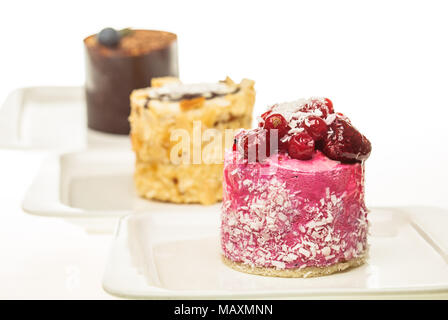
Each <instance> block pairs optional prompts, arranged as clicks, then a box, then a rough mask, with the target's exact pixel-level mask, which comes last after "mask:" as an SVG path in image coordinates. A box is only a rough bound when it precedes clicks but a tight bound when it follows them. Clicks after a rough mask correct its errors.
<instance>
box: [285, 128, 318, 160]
mask: <svg viewBox="0 0 448 320" xmlns="http://www.w3.org/2000/svg"><path fill="white" fill-rule="evenodd" d="M288 152H289V155H290V156H291V158H294V159H298V160H309V159H311V158H312V157H313V153H314V139H313V138H312V137H311V136H310V135H309V134H308V133H306V132H300V133H298V134H296V135H295V136H293V137H292V138H291V140H290V141H289V147H288Z"/></svg>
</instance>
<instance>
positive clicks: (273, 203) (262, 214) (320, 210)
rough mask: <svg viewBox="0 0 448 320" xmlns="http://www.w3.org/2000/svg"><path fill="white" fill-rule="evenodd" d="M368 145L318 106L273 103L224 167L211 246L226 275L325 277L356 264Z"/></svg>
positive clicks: (325, 103)
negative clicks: (215, 241) (215, 240)
mask: <svg viewBox="0 0 448 320" xmlns="http://www.w3.org/2000/svg"><path fill="white" fill-rule="evenodd" d="M370 152H371V144H370V142H369V140H368V139H367V138H366V137H365V136H364V135H362V134H361V133H360V132H359V131H358V130H357V129H356V128H355V127H354V126H353V124H352V123H351V122H350V120H349V119H348V118H347V117H346V116H344V115H343V114H341V113H335V111H334V109H333V104H332V102H331V101H330V100H329V99H327V98H311V99H301V100H297V101H293V102H287V103H281V104H275V105H273V106H271V107H269V108H268V110H267V111H266V112H265V113H264V114H262V116H261V117H260V118H259V125H258V128H255V129H252V130H242V131H240V132H239V133H238V134H237V135H236V137H235V143H234V147H233V150H231V151H227V152H226V154H225V162H224V181H223V192H224V195H223V203H222V213H221V247H222V254H223V261H224V263H225V264H227V265H228V266H230V267H231V268H234V269H236V270H239V271H242V272H247V273H252V274H259V275H265V276H278V277H314V276H323V275H328V274H331V273H334V272H338V271H342V270H345V269H348V268H350V267H356V266H359V265H361V264H363V263H364V262H365V259H366V257H367V251H368V244H367V233H368V221H367V213H368V210H367V208H366V205H365V202H364V167H365V164H364V163H365V160H366V159H367V158H368V157H369V155H370Z"/></svg>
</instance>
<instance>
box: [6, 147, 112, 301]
mask: <svg viewBox="0 0 448 320" xmlns="http://www.w3.org/2000/svg"><path fill="white" fill-rule="evenodd" d="M45 157H46V155H45V154H43V153H39V152H23V151H17V150H0V163H1V166H0V177H1V179H0V218H1V220H2V222H1V223H0V257H1V258H0V260H1V263H0V284H1V285H0V299H109V298H111V296H110V295H108V294H107V293H105V292H104V291H103V290H102V289H101V278H102V275H103V271H104V267H105V260H106V258H107V254H108V251H109V247H110V242H111V240H112V237H111V236H110V235H95V236H92V235H88V234H86V232H84V231H83V229H81V228H79V227H77V226H75V225H72V224H70V223H68V222H66V221H64V220H62V219H52V218H42V217H36V216H31V215H29V214H26V213H24V212H23V211H22V210H21V209H20V202H21V200H22V197H23V194H24V193H25V190H26V188H27V186H28V185H29V183H30V180H31V177H32V176H33V175H35V174H36V171H37V170H38V168H39V166H40V163H41V161H42V159H43V158H45Z"/></svg>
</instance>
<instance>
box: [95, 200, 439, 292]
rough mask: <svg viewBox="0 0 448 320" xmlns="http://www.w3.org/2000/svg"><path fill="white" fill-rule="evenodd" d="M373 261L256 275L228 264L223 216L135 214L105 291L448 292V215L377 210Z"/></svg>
mask: <svg viewBox="0 0 448 320" xmlns="http://www.w3.org/2000/svg"><path fill="white" fill-rule="evenodd" d="M369 219H370V221H371V229H370V230H371V235H370V238H369V242H370V257H369V259H368V262H367V263H366V264H365V265H363V266H361V267H359V268H355V269H351V270H348V271H346V272H342V273H337V274H333V275H330V276H325V277H320V278H308V279H287V278H270V277H261V276H255V275H249V274H245V273H240V272H238V271H235V270H232V269H230V268H228V267H226V266H225V265H223V264H222V262H221V260H220V249H219V238H218V236H219V210H216V211H215V212H214V213H213V212H208V213H204V212H202V213H195V214H193V213H191V214H189V215H185V214H184V212H183V209H182V208H179V210H178V211H177V212H171V213H155V214H135V215H131V216H128V217H125V218H123V219H121V221H120V223H119V227H118V230H117V234H116V237H115V239H114V241H113V245H112V250H111V254H110V257H109V260H108V263H107V267H106V270H105V274H104V279H103V288H104V289H105V290H106V291H107V292H109V293H111V294H113V295H117V296H122V297H130V298H279V297H281V298H313V297H314V298H315V297H319V298H322V297H327V298H342V297H345V298H347V297H352V298H353V297H355V298H362V297H383V298H385V297H403V296H405V297H415V296H416V295H420V296H421V295H430V294H439V295H440V294H442V295H443V294H445V295H446V294H448V251H447V250H448V246H447V245H448V235H447V233H446V232H444V228H446V226H448V214H447V212H445V211H443V210H439V209H435V208H423V207H420V208H375V209H372V210H371V213H370V214H369Z"/></svg>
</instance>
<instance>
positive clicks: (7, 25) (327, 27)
mask: <svg viewBox="0 0 448 320" xmlns="http://www.w3.org/2000/svg"><path fill="white" fill-rule="evenodd" d="M445 3H446V2H444V1H379V0H377V1H316V0H315V1H306V2H304V1H302V2H299V1H279V0H276V1H273V0H271V1H243V0H239V1H233V0H227V1H210V0H209V1H194V0H189V1H162V0H157V1H148V0H146V1H130V0H126V1H112V0H109V1H44V0H39V1H18V0H14V1H7V0H2V1H0V35H1V40H0V100H3V99H4V98H5V97H6V95H7V94H8V93H9V92H10V91H11V90H12V89H14V88H17V87H23V86H40V85H82V83H83V81H84V55H83V43H82V39H83V38H84V37H86V36H87V35H89V34H92V33H96V32H98V31H99V30H100V29H102V28H103V27H106V26H111V27H115V28H124V27H133V28H147V29H162V30H167V31H172V32H175V33H177V34H178V36H179V55H180V71H181V77H182V79H183V80H184V81H214V80H217V79H222V78H223V77H225V76H226V75H229V76H231V77H232V78H235V79H236V80H239V79H241V78H242V77H248V78H252V79H254V80H256V83H257V84H256V88H257V102H256V111H255V113H257V114H259V113H260V112H261V111H262V110H263V108H264V107H265V106H266V105H267V104H269V103H273V102H279V101H284V100H290V99H296V98H299V97H308V96H314V95H324V96H327V97H329V98H331V99H332V100H333V102H334V105H335V107H336V109H337V111H341V112H343V113H345V114H347V115H348V116H350V118H351V119H352V121H353V122H354V124H355V125H356V126H357V127H358V128H359V129H360V130H361V131H362V132H363V133H364V134H365V135H366V136H367V137H368V138H369V139H370V140H371V141H372V144H373V153H372V156H371V158H370V159H369V160H368V161H367V200H368V205H370V206H374V205H375V206H378V205H414V204H424V205H436V206H443V207H448V194H447V188H446V181H447V179H448V170H447V169H446V163H447V162H448V151H447V147H448V145H447V142H446V141H447V140H448V130H447V129H446V123H447V120H446V119H447V116H448V111H447V108H448V102H447V101H448V99H447V95H446V92H447V88H448V78H447V77H448V39H447V38H448V37H447V33H448V19H447V12H448V5H446V4H445ZM44 157H45V154H31V153H29V152H26V151H11V150H7V151H5V150H3V151H1V152H0V214H1V215H2V218H1V219H2V222H0V255H1V256H2V263H1V264H0V282H1V283H2V285H1V288H2V290H1V291H0V297H20V298H22V297H39V298H42V297H52V298H55V297H56V298H61V297H81V298H86V297H87V298H88V297H107V296H106V295H105V293H104V292H102V291H101V274H102V271H103V269H104V261H105V256H106V253H107V248H108V245H109V243H110V238H109V236H103V237H100V236H97V237H88V236H87V235H86V234H84V233H83V231H82V230H80V229H78V228H76V227H75V226H72V225H69V224H67V223H65V222H64V221H62V220H57V219H47V218H37V217H31V216H29V215H26V214H24V213H22V212H21V211H20V201H21V199H22V197H23V193H24V192H25V190H26V187H27V185H28V184H29V183H30V182H31V180H32V177H33V175H34V174H35V172H36V170H37V169H38V168H39V165H40V161H42V159H43V158H44ZM72 266H73V268H72ZM73 270H75V271H76V272H75V273H74V274H75V275H76V274H77V270H79V273H80V275H79V279H80V281H81V282H80V284H79V288H77V289H73V290H72V289H70V288H71V286H67V281H68V282H69V283H70V279H71V275H72V271H73ZM74 283H75V284H76V283H77V282H76V281H75V282H74Z"/></svg>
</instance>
